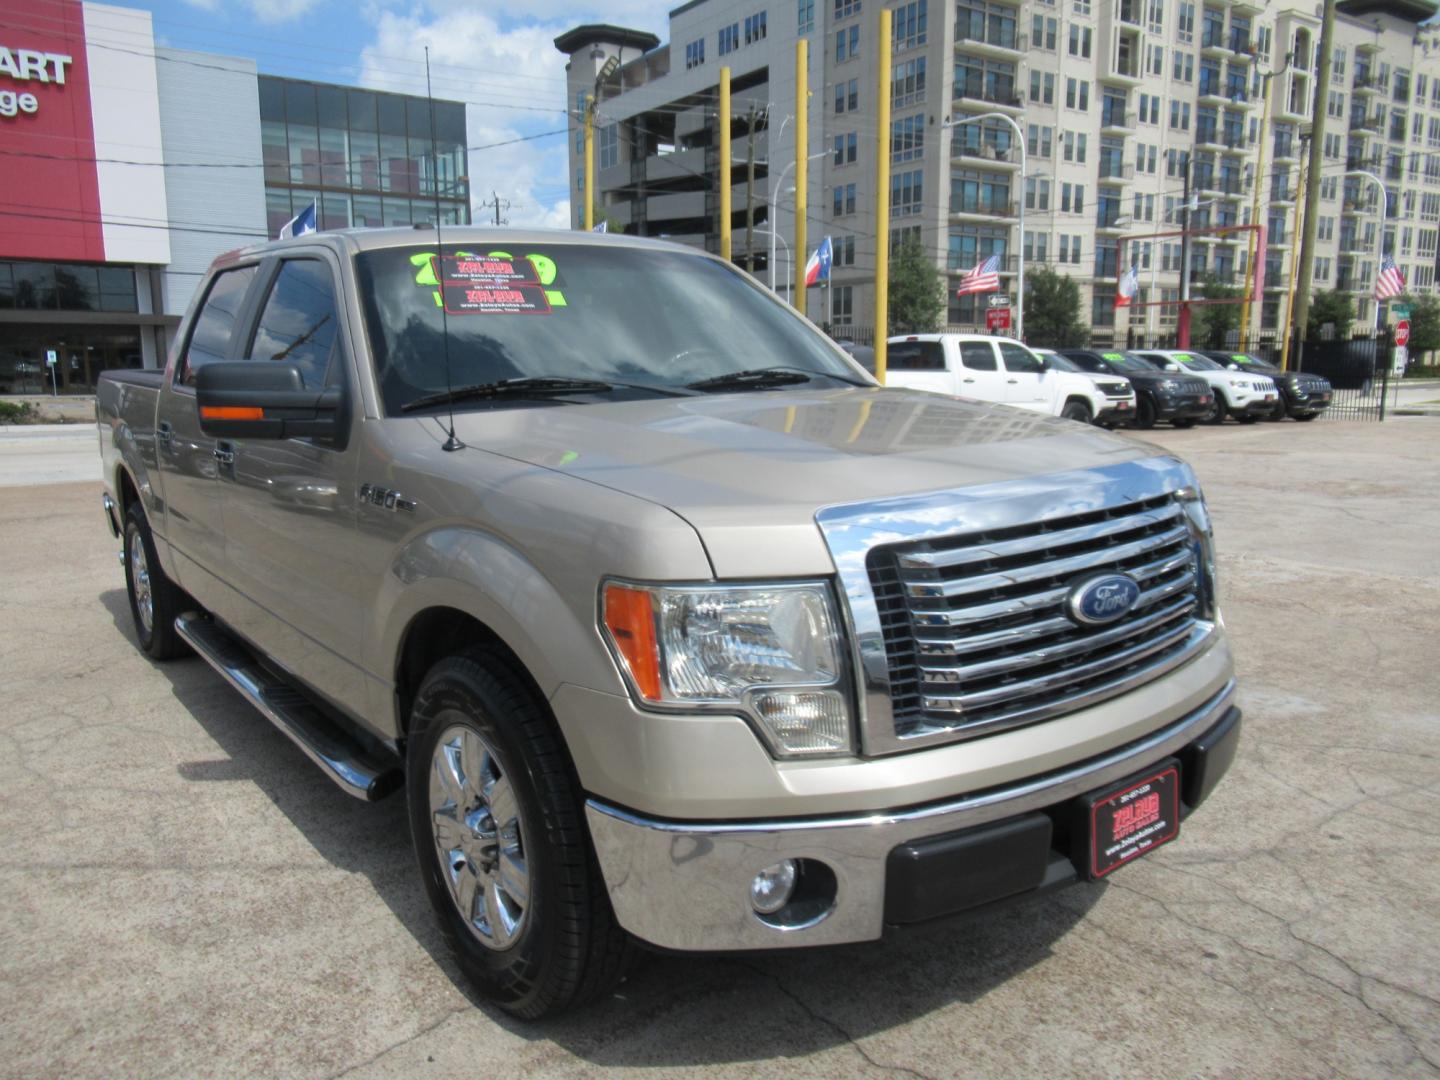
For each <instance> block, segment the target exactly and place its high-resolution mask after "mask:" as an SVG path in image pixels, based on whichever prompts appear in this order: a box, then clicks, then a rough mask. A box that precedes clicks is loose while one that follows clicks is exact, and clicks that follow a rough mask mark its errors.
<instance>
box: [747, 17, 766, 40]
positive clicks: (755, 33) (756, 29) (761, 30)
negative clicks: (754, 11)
mask: <svg viewBox="0 0 1440 1080" xmlns="http://www.w3.org/2000/svg"><path fill="white" fill-rule="evenodd" d="M764 40H765V12H763V11H762V12H760V14H758V15H747V16H745V44H746V45H754V44H755V43H756V42H757V41H764Z"/></svg>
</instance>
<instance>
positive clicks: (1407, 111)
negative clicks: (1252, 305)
mask: <svg viewBox="0 0 1440 1080" xmlns="http://www.w3.org/2000/svg"><path fill="white" fill-rule="evenodd" d="M765 2H766V0H745V2H744V3H738V2H736V0H691V2H690V3H688V4H685V5H684V6H682V7H679V8H676V9H675V10H674V11H672V12H671V13H670V33H671V44H670V45H661V44H660V42H659V41H658V39H656V38H654V37H653V35H649V34H643V33H640V32H637V31H631V30H623V29H621V28H618V27H608V26H583V27H577V28H576V29H574V30H572V31H570V32H569V33H567V34H565V35H562V36H561V37H560V38H558V39H556V46H557V48H559V49H560V50H561V51H562V52H565V53H567V54H568V55H569V56H570V63H569V66H568V69H567V70H568V92H569V102H568V107H569V108H570V109H571V110H573V114H574V116H575V117H576V121H575V131H574V139H573V140H572V143H571V150H570V161H571V166H572V168H571V186H572V192H573V199H572V206H573V208H574V213H575V217H576V222H577V224H578V222H579V220H580V215H581V214H582V213H583V206H584V200H585V199H586V198H593V199H594V201H595V204H596V205H597V206H598V207H601V208H602V209H603V212H604V214H605V215H606V216H608V217H609V218H611V219H612V220H613V221H614V223H615V224H617V225H620V226H623V227H624V228H625V229H626V231H632V232H637V233H641V234H645V235H652V236H654V235H668V236H671V237H673V238H675V239H678V240H682V241H685V242H689V243H694V244H697V245H701V246H705V247H707V248H709V249H710V250H716V249H717V248H718V229H719V224H718V221H719V218H718V213H719V195H718V146H719V145H720V132H719V131H718V130H717V128H718V113H717V106H716V98H717V85H718V76H719V68H720V67H721V66H728V67H729V68H730V69H731V71H732V98H733V100H732V124H731V130H730V132H729V133H728V134H729V137H730V139H731V145H732V155H733V161H734V163H735V164H734V169H733V175H732V180H733V190H732V206H733V210H734V217H733V218H732V228H733V235H734V242H733V252H734V258H735V260H736V261H737V262H739V263H741V264H742V265H748V266H750V267H751V268H752V269H753V270H754V271H755V272H756V273H757V275H759V276H761V277H762V278H766V277H767V276H768V274H769V272H770V270H769V252H770V251H771V250H772V244H775V243H778V244H779V248H778V257H779V261H780V262H781V265H780V266H779V267H778V268H777V271H776V273H775V278H774V279H775V281H776V282H777V287H778V288H779V290H780V291H781V293H782V295H785V294H787V290H788V286H787V285H786V282H788V280H789V279H790V278H791V277H793V274H790V273H787V272H786V268H785V265H784V263H785V260H786V258H787V252H786V250H785V249H786V246H787V243H788V240H789V238H790V237H792V236H793V234H794V216H793V213H794V194H793V191H792V189H793V176H794V162H795V160H796V158H797V155H798V154H801V153H803V154H804V156H805V157H806V158H807V159H813V160H811V163H810V176H809V184H808V185H807V192H808V203H809V206H808V211H807V215H806V217H807V222H808V231H809V243H808V245H807V246H809V247H812V248H813V246H814V245H815V244H816V243H818V241H819V240H820V238H822V237H823V236H825V235H830V236H831V237H833V243H834V250H835V267H834V279H833V280H834V288H833V290H831V292H830V294H829V295H822V292H821V290H811V293H812V295H811V297H810V299H809V301H808V305H807V306H808V309H809V313H810V315H811V316H812V317H813V318H815V319H817V321H824V320H826V319H833V321H834V322H835V323H837V324H846V323H854V324H867V323H869V322H870V321H871V320H870V312H871V311H872V310H873V307H872V305H873V293H872V289H873V282H874V274H873V267H874V254H875V246H876V243H877V237H876V236H875V198H874V195H875V183H876V179H875V155H876V153H877V152H881V151H882V149H883V150H884V151H885V152H888V153H889V154H890V156H891V169H892V178H891V197H890V205H891V210H890V213H891V221H890V234H891V235H890V237H889V238H888V239H889V240H890V242H891V243H894V242H896V241H898V240H900V239H904V238H907V237H911V236H913V237H916V238H917V239H918V240H919V241H920V243H921V244H922V246H923V248H924V249H925V250H926V251H927V252H928V253H930V254H931V255H932V256H933V257H934V258H935V260H936V261H937V263H938V264H939V265H941V266H943V267H944V269H945V270H946V272H947V274H948V275H949V280H950V282H951V284H952V286H953V285H955V284H957V283H958V281H959V279H960V276H961V275H962V274H963V273H964V272H965V271H966V270H968V269H969V268H970V267H972V266H974V265H975V264H976V263H978V262H979V261H981V260H983V259H984V258H986V257H987V256H989V255H991V254H998V255H1000V256H1001V267H1002V275H1001V276H1002V282H1004V283H1005V284H1006V285H1007V287H1008V288H1009V289H1010V291H1011V292H1013V291H1014V280H1013V279H1014V276H1015V274H1016V271H1017V270H1018V268H1019V261H1020V260H1021V259H1022V258H1023V259H1024V260H1025V263H1026V266H1027V267H1031V266H1038V265H1046V266H1049V267H1052V268H1054V269H1056V270H1059V271H1061V272H1063V273H1066V274H1068V275H1069V276H1071V277H1072V278H1074V279H1075V280H1076V281H1077V282H1078V283H1079V285H1080V287H1081V289H1082V292H1083V294H1084V295H1085V297H1086V303H1087V306H1088V308H1089V314H1090V317H1091V321H1092V324H1093V326H1094V328H1095V332H1096V334H1097V336H1100V337H1104V336H1106V335H1107V334H1110V335H1113V336H1115V337H1116V338H1123V337H1125V335H1126V334H1127V332H1133V333H1139V334H1145V335H1147V336H1153V335H1156V334H1163V333H1166V332H1168V331H1170V330H1172V329H1173V327H1174V324H1175V319H1176V314H1177V312H1176V308H1175V307H1173V306H1143V305H1139V304H1137V305H1136V306H1135V307H1133V308H1130V309H1129V310H1127V309H1125V308H1121V309H1120V311H1119V312H1118V313H1117V311H1116V308H1115V303H1114V298H1115V293H1116V286H1117V280H1118V275H1119V274H1120V273H1121V272H1122V270H1123V269H1124V266H1122V262H1123V263H1124V264H1125V265H1129V264H1131V263H1132V262H1133V263H1134V264H1135V265H1136V266H1137V269H1138V272H1139V277H1140V286H1141V295H1140V296H1139V297H1138V299H1139V300H1141V301H1144V300H1163V299H1175V298H1178V296H1179V289H1180V277H1181V273H1180V271H1181V259H1182V254H1181V244H1180V240H1179V238H1178V237H1164V236H1157V235H1154V234H1160V233H1165V232H1173V231H1175V230H1177V229H1178V228H1179V222H1180V217H1181V208H1182V205H1183V202H1184V200H1183V197H1182V192H1183V190H1184V174H1185V170H1186V168H1187V166H1188V168H1189V170H1190V180H1191V187H1192V202H1191V206H1192V208H1193V209H1192V214H1191V226H1192V227H1193V228H1196V229H1205V228H1208V227H1219V226H1224V225H1235V224H1248V223H1249V222H1250V220H1251V215H1252V209H1251V208H1252V203H1254V202H1255V196H1256V195H1257V187H1258V213H1259V218H1258V220H1259V221H1261V222H1262V223H1264V224H1265V225H1266V226H1267V227H1268V234H1269V235H1268V244H1267V250H1266V256H1265V261H1266V267H1265V269H1266V275H1265V292H1264V300H1263V303H1262V304H1261V305H1260V308H1259V311H1258V315H1259V326H1260V328H1261V329H1264V330H1273V329H1275V328H1276V327H1277V326H1278V324H1279V321H1280V319H1281V318H1282V309H1283V297H1284V288H1285V284H1286V281H1287V279H1288V278H1289V276H1290V266H1291V258H1292V255H1293V251H1294V244H1295V242H1296V240H1297V237H1296V235H1295V208H1296V204H1297V201H1300V202H1303V191H1302V190H1301V173H1302V165H1303V159H1304V157H1305V156H1306V155H1305V153H1304V151H1305V148H1306V145H1307V141H1308V139H1309V137H1310V134H1311V121H1312V110H1313V108H1314V107H1316V106H1317V105H1318V107H1320V108H1323V109H1324V110H1325V118H1326V119H1325V131H1324V135H1323V145H1322V151H1323V162H1322V166H1321V177H1320V202H1319V212H1318V215H1317V216H1318V223H1317V236H1318V241H1317V246H1316V251H1315V263H1314V284H1315V288H1317V289H1327V288H1339V289H1346V290H1350V291H1352V292H1354V293H1355V296H1356V306H1357V319H1358V321H1360V322H1363V323H1368V322H1369V320H1370V318H1371V316H1372V313H1373V301H1372V300H1371V299H1370V293H1371V290H1372V288H1373V285H1374V281H1375V275H1376V272H1377V262H1378V258H1379V254H1378V253H1379V250H1380V245H1381V243H1382V241H1383V244H1384V249H1385V251H1386V252H1387V253H1393V254H1394V257H1395V259H1396V261H1397V262H1398V263H1399V264H1400V265H1401V266H1402V268H1403V269H1404V271H1405V273H1406V276H1407V278H1408V280H1409V282H1410V284H1411V287H1412V290H1413V291H1420V292H1427V291H1434V290H1435V288H1436V285H1435V273H1436V266H1437V232H1440V34H1437V33H1436V32H1435V31H1434V30H1433V29H1431V28H1429V27H1422V26H1421V25H1420V24H1421V23H1422V21H1424V20H1425V19H1427V18H1430V17H1431V16H1433V15H1434V14H1435V10H1436V5H1435V3H1434V2H1433V0H1340V3H1339V8H1340V14H1339V15H1338V17H1337V25H1336V29H1335V35H1334V46H1333V54H1332V65H1331V74H1330V81H1329V84H1328V85H1327V86H1324V87H1319V86H1317V85H1316V84H1317V80H1318V70H1319V59H1320V58H1319V49H1318V43H1319V40H1320V30H1321V27H1320V18H1319V14H1318V12H1319V6H1318V5H1317V4H1316V3H1314V2H1312V0H956V2H955V3H954V4H953V5H948V4H944V3H941V2H940V0H936V2H935V3H933V4H932V3H931V0H904V2H901V3H893V2H892V3H889V4H888V5H887V6H889V7H891V8H892V9H893V34H892V40H891V41H890V42H889V43H888V47H889V48H890V50H891V64H892V80H891V84H890V88H889V93H890V95H891V109H892V120H891V124H890V130H889V131H888V132H885V133H883V137H882V133H879V132H877V131H876V101H875V98H876V93H877V88H876V82H877V55H876V42H875V40H874V38H875V35H876V30H877V19H876V16H875V6H876V3H877V0H797V3H795V4H787V6H786V7H785V8H783V9H774V8H771V9H769V10H767V9H766V8H765V7H764V6H762V5H764V4H765ZM800 37H804V38H806V39H808V41H809V43H810V44H809V55H810V70H809V72H808V73H807V78H808V83H809V86H810V99H809V100H810V108H809V140H808V143H807V145H805V146H804V147H798V148H797V147H796V145H795V139H794V128H795V125H794V119H793V116H792V115H791V114H792V113H793V112H794V101H795V90H794V87H795V82H794V80H795V71H794V67H795V62H794V55H795V48H794V43H795V41H796V40H797V38H800ZM682 49H683V53H682ZM612 56H614V57H617V58H618V60H619V66H618V70H616V71H615V72H614V74H613V75H612V76H611V77H610V78H609V79H607V80H603V81H597V76H598V75H599V74H600V73H601V71H602V68H603V66H604V65H605V62H606V61H607V60H608V59H609V58H610V57H612ZM682 59H683V63H682ZM1267 93H1268V95H1269V98H1270V118H1269V119H1270V122H1269V127H1268V135H1267V145H1266V147H1265V161H1264V165H1263V171H1262V172H1261V173H1260V175H1258V176H1257V175H1256V166H1257V159H1258V150H1259V144H1260V139H1261V129H1262V122H1261V121H1262V115H1263V112H1264V97H1265V95H1266V94H1267ZM590 94H596V95H597V98H598V105H597V120H596V125H597V126H596V158H597V160H596V189H597V190H596V191H595V192H592V193H586V192H584V191H582V190H581V188H582V187H583V182H584V171H583V156H582V151H583V141H582V138H581V132H580V125H579V118H580V116H581V115H583V109H584V103H585V99H586V97H587V95H590ZM987 114H1000V116H1003V117H1006V118H1008V121H1013V122H1014V124H1015V125H1016V127H1018V129H1019V132H1020V133H1021V134H1023V140H1022V139H1021V138H1020V137H1019V136H1017V134H1016V131H1015V128H1012V126H1011V124H1010V123H1009V122H1008V121H1007V120H1005V119H1000V118H999V117H998V116H994V115H991V116H990V118H988V119H981V117H983V116H986V115H987ZM752 128H753V133H752ZM1022 142H1023V151H1024V153H1023V155H1022ZM1022 156H1023V158H1024V161H1023V168H1024V171H1025V174H1026V175H1025V177H1024V178H1023V181H1022V177H1021V171H1022ZM752 157H753V160H754V161H755V168H754V173H753V182H752V180H751V177H750V171H749V168H748V162H750V161H751V160H752ZM1360 170H1363V171H1368V172H1372V173H1374V174H1375V175H1376V176H1377V177H1378V178H1379V180H1380V182H1381V183H1382V184H1383V185H1384V187H1385V189H1386V194H1387V198H1386V200H1385V203H1384V205H1383V206H1382V204H1381V202H1380V200H1379V199H1378V197H1377V196H1376V194H1375V190H1374V185H1373V184H1371V183H1370V182H1369V181H1368V180H1366V179H1364V178H1363V177H1359V176H1355V175H1348V174H1350V173H1353V172H1355V171H1360ZM747 199H748V202H749V206H750V207H751V211H750V213H748V214H747V209H746V208H747ZM1022 205H1023V209H1024V219H1025V221H1024V229H1023V235H1022V230H1021V227H1020V219H1021V209H1022ZM747 220H750V221H751V222H752V225H753V228H752V230H751V231H750V232H749V233H748V240H747V231H746V222H747ZM771 230H773V232H774V233H775V234H778V238H775V237H772V233H771ZM1122 252H1123V254H1122ZM806 254H807V253H806V252H798V253H789V257H791V258H800V259H803V258H805V256H806ZM1190 260H1191V270H1192V280H1193V281H1196V282H1199V281H1201V280H1204V279H1205V278H1206V277H1207V276H1213V277H1215V278H1218V279H1221V280H1224V281H1233V282H1236V283H1240V282H1243V279H1244V273H1245V265H1246V260H1247V241H1246V239H1245V237H1244V234H1228V235H1227V234H1216V235H1209V236H1206V235H1199V236H1196V237H1195V238H1194V242H1193V243H1192V245H1191V250H1190ZM984 302H985V298H984V297H983V296H981V297H975V296H963V297H957V296H955V295H954V290H953V288H952V290H951V299H950V311H949V318H950V322H951V324H952V325H957V326H976V325H979V324H980V323H981V322H982V321H983V306H984Z"/></svg>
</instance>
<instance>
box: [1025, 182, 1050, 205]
mask: <svg viewBox="0 0 1440 1080" xmlns="http://www.w3.org/2000/svg"><path fill="white" fill-rule="evenodd" d="M1025 209H1026V210H1049V209H1050V181H1049V180H1048V179H1043V178H1040V177H1035V176H1027V177H1026V178H1025Z"/></svg>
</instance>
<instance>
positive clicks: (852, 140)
mask: <svg viewBox="0 0 1440 1080" xmlns="http://www.w3.org/2000/svg"><path fill="white" fill-rule="evenodd" d="M834 145H835V156H834V164H836V165H853V164H855V152H856V136H855V133H854V132H853V131H852V132H851V133H850V134H848V135H836V136H835V144H834Z"/></svg>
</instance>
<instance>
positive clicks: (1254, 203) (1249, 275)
mask: <svg viewBox="0 0 1440 1080" xmlns="http://www.w3.org/2000/svg"><path fill="white" fill-rule="evenodd" d="M1292 55H1293V54H1291V53H1286V54H1285V65H1284V67H1282V68H1281V69H1280V70H1279V71H1262V72H1261V73H1260V96H1261V97H1262V98H1263V99H1264V105H1263V106H1262V108H1261V111H1260V146H1259V148H1258V149H1257V150H1256V159H1255V180H1254V185H1255V187H1254V190H1253V191H1252V192H1251V193H1250V224H1251V225H1259V224H1260V188H1261V185H1262V184H1264V182H1265V180H1264V177H1265V140H1266V139H1268V138H1269V137H1270V80H1271V79H1273V78H1275V76H1276V75H1284V74H1285V72H1287V71H1289V70H1290V60H1291V59H1292ZM1255 236H1256V234H1255V233H1254V232H1253V231H1251V232H1248V233H1246V234H1245V237H1246V240H1245V242H1246V250H1247V251H1248V252H1249V254H1248V255H1247V256H1246V259H1245V293H1244V295H1245V303H1244V304H1242V305H1241V306H1240V347H1241V348H1242V349H1243V348H1245V342H1246V340H1247V334H1248V331H1249V329H1250V308H1251V296H1252V294H1253V293H1254V292H1255V256H1256V255H1257V254H1258V249H1257V247H1256V244H1255ZM1255 299H1257V300H1261V302H1262V303H1263V298H1262V297H1256V298H1255ZM1256 321H1257V323H1258V321H1259V320H1256Z"/></svg>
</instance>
